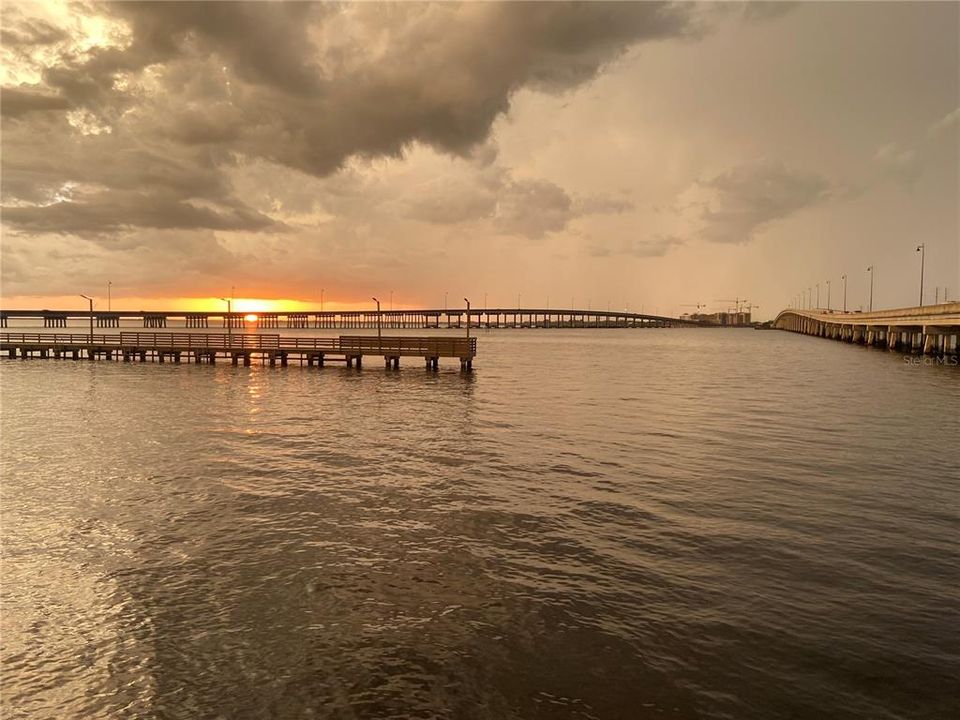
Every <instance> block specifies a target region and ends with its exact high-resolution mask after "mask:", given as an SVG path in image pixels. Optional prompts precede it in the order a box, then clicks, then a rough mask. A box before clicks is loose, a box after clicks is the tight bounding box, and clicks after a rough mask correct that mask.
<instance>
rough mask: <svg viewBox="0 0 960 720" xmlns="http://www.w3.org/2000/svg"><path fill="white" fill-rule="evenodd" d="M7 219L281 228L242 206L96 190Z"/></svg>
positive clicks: (77, 229)
mask: <svg viewBox="0 0 960 720" xmlns="http://www.w3.org/2000/svg"><path fill="white" fill-rule="evenodd" d="M3 219H4V222H6V223H9V224H10V225H13V226H15V227H17V228H19V229H21V230H29V231H32V232H63V231H64V229H65V228H68V229H69V232H72V233H76V234H93V233H103V232H108V231H113V230H122V229H127V228H131V227H144V228H161V229H163V228H167V229H169V228H184V229H186V228H207V229H210V230H261V229H265V228H272V229H275V230H280V229H282V226H281V225H279V224H278V223H276V222H274V221H273V220H271V219H270V218H268V217H266V216H264V215H261V214H259V213H257V212H254V211H251V210H248V209H246V208H244V207H204V206H198V205H196V204H193V203H191V202H187V201H184V200H179V199H177V198H175V197H170V196H164V195H162V194H159V193H138V192H129V193H124V192H117V191H114V192H108V193H97V194H93V195H92V196H90V197H87V198H85V199H84V200H83V201H82V202H75V201H73V200H64V201H61V202H54V203H51V204H49V205H34V206H28V207H7V208H4V211H3Z"/></svg>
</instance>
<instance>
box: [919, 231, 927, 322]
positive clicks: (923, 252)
mask: <svg viewBox="0 0 960 720" xmlns="http://www.w3.org/2000/svg"><path fill="white" fill-rule="evenodd" d="M926 248H927V246H926V245H925V244H924V243H920V244H919V245H917V252H918V253H920V307H923V256H924V255H926Z"/></svg>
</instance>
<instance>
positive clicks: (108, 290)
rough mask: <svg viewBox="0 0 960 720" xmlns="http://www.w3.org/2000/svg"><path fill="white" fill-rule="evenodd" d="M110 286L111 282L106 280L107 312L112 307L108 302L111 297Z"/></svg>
mask: <svg viewBox="0 0 960 720" xmlns="http://www.w3.org/2000/svg"><path fill="white" fill-rule="evenodd" d="M112 285H113V281H112V280H107V312H110V311H111V310H112V309H113V305H112V303H111V302H110V295H111V293H110V288H111V286H112Z"/></svg>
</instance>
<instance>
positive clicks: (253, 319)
mask: <svg viewBox="0 0 960 720" xmlns="http://www.w3.org/2000/svg"><path fill="white" fill-rule="evenodd" d="M243 319H244V320H246V321H247V322H256V321H257V316H256V315H254V314H253V313H250V314H249V315H244V316H243Z"/></svg>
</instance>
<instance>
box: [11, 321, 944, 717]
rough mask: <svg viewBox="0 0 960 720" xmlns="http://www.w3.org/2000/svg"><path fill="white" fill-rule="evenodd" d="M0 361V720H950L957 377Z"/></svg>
mask: <svg viewBox="0 0 960 720" xmlns="http://www.w3.org/2000/svg"><path fill="white" fill-rule="evenodd" d="M476 366H477V370H476V372H475V373H473V374H472V375H461V374H460V372H459V369H458V367H456V368H455V367H452V366H449V367H442V368H441V371H440V372H439V373H437V374H432V373H428V372H425V371H424V369H423V367H422V363H421V362H411V363H408V364H406V365H404V367H403V368H402V369H401V370H400V371H399V372H385V371H384V370H383V369H382V367H381V366H380V365H379V364H378V363H369V364H368V366H366V367H365V368H364V369H363V371H362V372H357V371H355V370H348V369H346V368H344V367H342V366H340V367H337V366H328V367H326V368H324V369H322V370H318V369H316V368H306V367H295V366H291V367H289V368H285V369H282V368H270V367H257V366H254V367H250V368H243V367H239V368H234V367H230V366H229V365H218V366H216V367H210V366H208V365H202V366H194V365H186V364H185V365H172V364H165V365H156V364H146V365H141V364H138V363H133V364H122V363H116V362H114V363H110V362H105V361H98V362H86V361H80V362H76V361H72V360H27V361H22V360H13V361H11V360H6V359H5V360H3V361H0V389H2V431H3V432H2V463H3V467H2V470H3V476H2V510H3V531H2V532H3V543H4V561H3V571H2V572H3V574H2V596H3V617H2V622H3V637H2V643H3V646H2V654H3V658H2V659H3V670H2V673H3V674H2V685H3V695H2V708H0V709H2V714H3V716H4V717H5V718H125V717H127V718H270V717H275V718H309V717H326V718H390V717H398V718H408V717H409V718H493V719H497V720H500V719H509V718H647V717H651V718H653V717H656V718H659V717H673V718H738V719H739V718H757V719H758V720H759V719H763V720H770V719H774V718H878V719H885V718H952V717H957V716H958V712H960V706H958V701H957V697H958V695H960V681H958V677H960V657H958V648H960V616H958V605H957V585H958V582H960V539H958V529H960V511H958V509H960V470H958V466H960V442H958V438H960V420H958V415H957V409H958V407H960V368H956V367H936V366H915V365H910V364H908V363H907V362H905V361H904V358H903V357H902V356H900V355H897V354H888V353H886V352H882V351H871V350H866V349H863V348H855V347H852V346H847V345H843V344H840V343H835V342H831V341H827V340H822V339H817V338H809V337H801V336H795V335H790V334H787V333H781V332H756V331H752V330H715V331H714V330H633V331H631V330H622V331H621V330H610V331H560V330H553V331H543V330H540V331H536V330H517V331H499V332H498V331H493V332H487V333H480V341H479V357H478V359H477V363H476Z"/></svg>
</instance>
